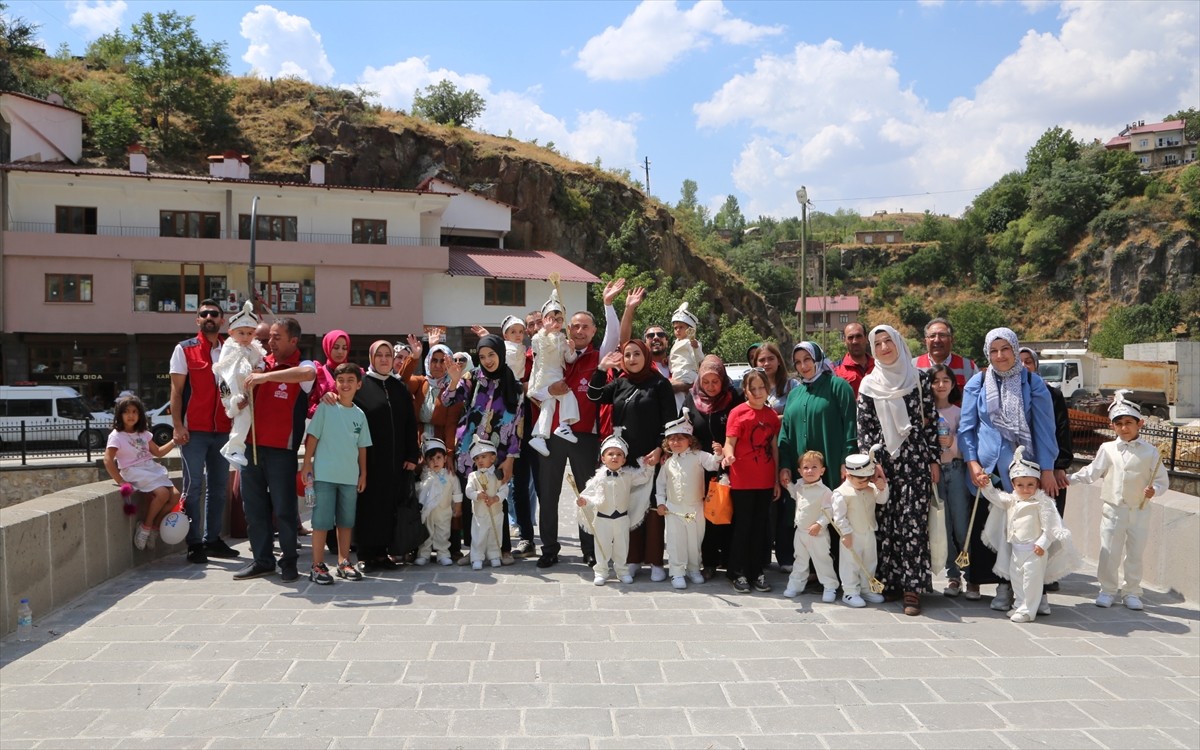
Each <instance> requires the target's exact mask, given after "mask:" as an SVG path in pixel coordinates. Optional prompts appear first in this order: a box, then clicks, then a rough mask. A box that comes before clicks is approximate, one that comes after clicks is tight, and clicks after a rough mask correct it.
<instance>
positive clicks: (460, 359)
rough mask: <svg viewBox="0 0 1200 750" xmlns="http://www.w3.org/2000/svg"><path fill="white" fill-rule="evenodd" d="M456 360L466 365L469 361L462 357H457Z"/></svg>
mask: <svg viewBox="0 0 1200 750" xmlns="http://www.w3.org/2000/svg"><path fill="white" fill-rule="evenodd" d="M454 361H455V362H457V363H459V364H460V365H465V364H466V363H467V360H465V359H463V358H462V357H455V358H454Z"/></svg>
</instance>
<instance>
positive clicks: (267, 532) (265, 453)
mask: <svg viewBox="0 0 1200 750" xmlns="http://www.w3.org/2000/svg"><path fill="white" fill-rule="evenodd" d="M254 453H255V451H253V450H247V451H246V460H247V461H249V464H248V465H247V466H246V467H245V468H244V469H242V507H243V508H244V509H245V511H246V533H247V534H248V535H249V536H250V551H251V553H252V554H253V555H254V561H255V562H256V563H259V564H260V565H271V566H274V565H275V555H274V553H273V552H272V542H273V536H274V529H273V528H272V526H271V513H272V512H274V513H275V518H276V519H277V520H278V526H279V548H280V550H281V551H282V552H283V554H282V556H281V557H280V559H279V563H280V565H281V566H282V565H286V564H288V563H291V564H292V565H295V564H296V558H297V557H299V552H298V551H297V544H296V527H297V526H298V525H299V523H300V517H299V510H298V508H297V507H296V469H297V458H296V451H294V450H289V449H287V448H264V447H263V446H259V447H258V457H257V460H255V455H254Z"/></svg>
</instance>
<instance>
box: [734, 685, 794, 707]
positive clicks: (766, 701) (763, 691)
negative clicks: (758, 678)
mask: <svg viewBox="0 0 1200 750" xmlns="http://www.w3.org/2000/svg"><path fill="white" fill-rule="evenodd" d="M722 689H723V690H724V691H725V697H726V698H727V699H728V700H729V705H731V706H744V707H753V706H787V705H790V702H789V701H788V699H787V696H786V695H784V694H783V690H782V689H780V687H779V683H777V682H741V683H731V684H727V685H723V686H722Z"/></svg>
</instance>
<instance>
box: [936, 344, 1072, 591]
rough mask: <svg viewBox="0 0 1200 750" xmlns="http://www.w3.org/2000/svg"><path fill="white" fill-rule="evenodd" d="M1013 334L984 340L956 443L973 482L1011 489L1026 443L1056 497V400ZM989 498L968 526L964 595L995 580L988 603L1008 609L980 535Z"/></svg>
mask: <svg viewBox="0 0 1200 750" xmlns="http://www.w3.org/2000/svg"><path fill="white" fill-rule="evenodd" d="M1020 348H1021V346H1020V344H1019V343H1018V341H1017V334H1015V333H1013V331H1012V330H1011V329H1008V328H993V329H992V330H990V331H988V334H987V336H985V337H984V340H983V353H984V355H985V356H986V357H987V359H988V366H987V368H985V369H984V370H982V371H980V372H977V373H976V374H975V375H974V376H973V377H972V378H971V380H970V381H968V382H967V385H966V387H965V388H964V389H963V402H962V415H961V417H960V418H959V423H958V446H959V448H960V449H961V450H962V457H963V460H964V461H966V462H967V474H968V476H969V478H970V482H971V484H972V485H974V486H975V487H985V486H987V485H988V484H993V485H999V486H1000V487H1002V488H1003V489H1004V491H1005V492H1012V480H1010V479H1009V477H1008V466H1009V464H1011V463H1012V457H1013V453H1014V452H1015V451H1016V449H1017V446H1018V445H1022V446H1024V447H1025V455H1026V456H1031V457H1033V459H1034V460H1035V461H1036V462H1037V464H1038V465H1039V466H1041V467H1042V489H1043V490H1044V491H1045V492H1046V494H1047V495H1050V496H1051V497H1056V496H1057V495H1058V491H1059V484H1058V481H1057V480H1056V479H1055V478H1054V469H1053V466H1054V461H1055V459H1057V458H1058V440H1057V438H1056V437H1055V435H1054V405H1053V403H1051V401H1050V392H1049V389H1048V388H1047V387H1046V383H1045V382H1044V381H1043V380H1042V379H1041V378H1040V377H1039V376H1038V375H1036V374H1034V373H1031V372H1029V371H1028V370H1026V369H1025V367H1024V366H1023V365H1022V364H1021V360H1020V359H1019V358H1018V354H1017V352H1018V351H1020ZM988 505H989V503H987V502H979V503H978V506H979V510H978V512H977V514H976V517H975V525H974V526H973V527H972V528H971V539H970V541H969V542H968V544H969V545H970V547H969V549H970V556H971V565H970V567H968V568H967V594H966V598H968V599H978V598H979V596H980V594H979V586H980V584H984V583H996V584H997V586H996V596H995V597H994V598H993V599H992V604H991V606H992V609H994V610H997V611H999V612H1006V611H1008V609H1009V608H1010V607H1011V606H1012V599H1013V595H1012V587H1011V586H1010V585H1009V584H1008V582H1007V581H1005V580H1004V579H1002V578H1000V577H999V576H997V575H996V574H995V573H993V571H992V567H993V566H994V564H995V562H996V553H995V552H994V551H992V550H990V549H988V548H987V545H985V544H983V542H982V540H981V538H980V535H981V534H982V532H983V527H984V524H985V523H987V518H988V510H989V508H988Z"/></svg>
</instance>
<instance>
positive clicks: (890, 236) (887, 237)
mask: <svg viewBox="0 0 1200 750" xmlns="http://www.w3.org/2000/svg"><path fill="white" fill-rule="evenodd" d="M883 241H884V242H887V243H888V244H891V243H893V242H895V241H896V235H894V234H888V235H884V237H883Z"/></svg>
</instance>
